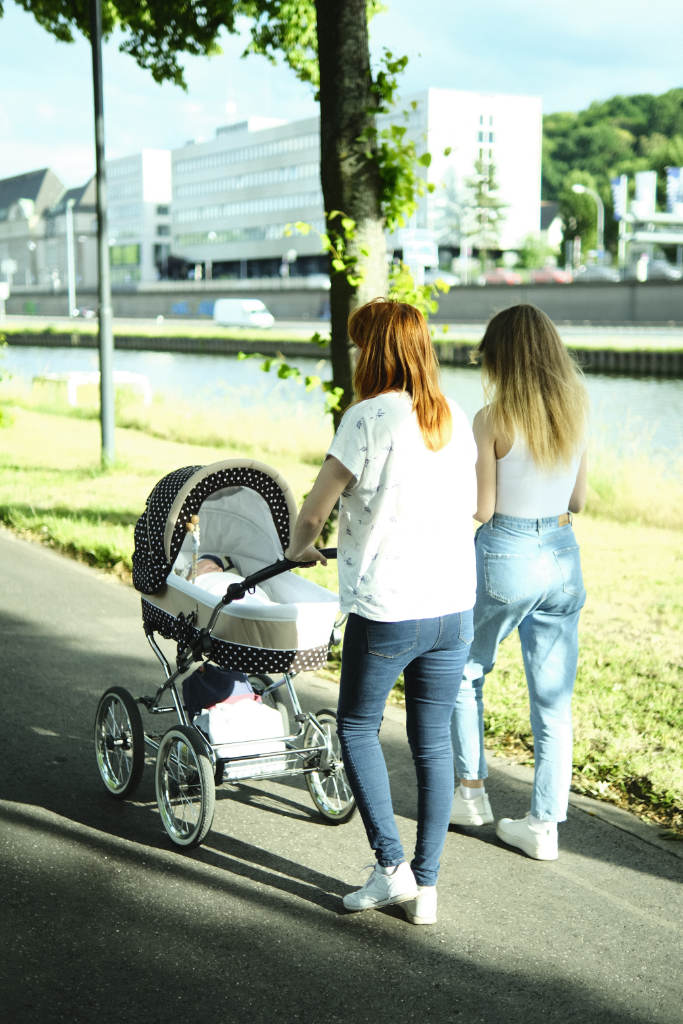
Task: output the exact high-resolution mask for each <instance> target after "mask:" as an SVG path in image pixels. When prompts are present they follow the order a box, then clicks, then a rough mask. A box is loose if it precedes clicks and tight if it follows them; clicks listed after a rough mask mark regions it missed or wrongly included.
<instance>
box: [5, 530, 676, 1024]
mask: <svg viewBox="0 0 683 1024" xmlns="http://www.w3.org/2000/svg"><path fill="white" fill-rule="evenodd" d="M0 563H1V564H2V566H3V586H2V588H0V636H2V650H3V672H2V675H1V676H0V690H1V692H2V708H3V738H2V773H1V775H0V778H1V779H2V783H1V789H0V815H1V816H2V819H3V820H2V827H1V828H0V899H1V900H2V904H1V905H2V912H1V914H0V941H1V942H2V950H3V955H2V958H0V1005H2V1014H3V1019H4V1020H6V1021H7V1022H8V1024H57V1022H59V1024H63V1022H69V1024H95V1022H97V1021H99V1020H105V1019H112V1018H116V1019H118V1020H125V1021H130V1022H142V1021H144V1022H145V1024H156V1022H159V1024H161V1022H164V1024H166V1022H167V1021H169V1020H174V1021H181V1020H183V1019H187V1020H192V1021H196V1020H217V1021H221V1022H222V1024H233V1022H234V1024H238V1022H239V1024H261V1022H263V1024H266V1022H268V1024H272V1021H274V1020H279V1021H282V1022H284V1024H303V1022H309V1021H312V1020H315V1021H316V1022H319V1024H342V1022H344V1024H346V1022H354V1024H355V1022H358V1024H361V1022H371V1024H403V1022H406V1024H408V1022H410V1024H412V1022H413V1021H415V1020H427V1021H429V1020H434V1021H462V1022H463V1024H465V1022H466V1024H477V1022H481V1024H498V1022H501V1024H572V1022H573V1024H593V1022H600V1024H674V1022H676V1024H678V1022H680V1009H681V986H680V973H679V972H677V969H676V961H677V960H678V956H677V954H676V950H677V949H678V950H679V951H680V948H681V921H682V920H683V914H682V910H683V906H682V901H681V891H682V890H681V886H680V882H681V880H682V879H683V871H682V868H683V861H682V860H681V858H680V855H681V849H680V846H676V845H675V844H674V843H672V842H667V841H666V840H665V839H663V838H662V837H661V836H660V834H659V830H658V829H656V828H654V827H652V826H648V825H644V824H642V823H640V822H639V821H637V820H636V819H635V818H633V817H632V816H631V815H629V814H626V813H625V812H622V811H619V810H618V809H616V808H612V807H610V806H609V805H605V804H599V803H596V802H594V801H592V800H587V799H585V798H582V797H579V796H576V795H573V796H572V799H571V806H570V812H569V820H568V822H567V823H566V824H564V825H562V826H561V853H560V859H559V860H558V861H556V862H550V863H541V862H537V861H532V860H529V859H528V858H526V857H525V856H524V855H522V854H520V853H517V852H515V851H513V850H511V849H508V848H504V847H503V846H502V845H501V844H500V843H499V842H498V841H497V840H496V837H495V833H494V829H493V826H487V827H485V828H483V829H479V830H455V829H452V831H451V832H450V833H449V835H448V839H447V842H446V848H445V851H444V856H443V861H442V872H441V878H440V883H439V901H440V907H439V922H438V924H437V925H436V926H435V927H424V928H418V927H414V926H412V925H410V924H408V923H407V922H406V921H405V919H404V917H403V915H402V912H401V911H400V910H398V909H395V908H394V909H388V910H386V911H381V912H367V913H365V914H357V915H353V914H346V913H344V912H343V910H342V907H341V897H342V896H343V894H344V893H346V892H348V891H350V889H351V888H354V887H356V886H358V885H359V884H360V883H361V882H362V881H363V879H364V877H365V873H364V872H363V866H364V865H365V864H367V863H368V862H369V861H370V860H371V856H370V854H369V850H368V847H367V844H366V840H365V836H364V832H363V829H362V827H361V823H360V821H359V820H358V816H357V815H356V817H355V818H354V819H352V820H351V821H350V822H349V823H347V824H346V825H342V826H338V827H333V826H329V825H325V824H323V823H322V822H321V820H320V819H319V818H318V817H317V816H316V813H315V810H314V807H313V804H312V803H311V801H310V798H309V797H308V793H307V791H306V790H305V787H304V786H303V784H301V783H300V782H299V781H296V782H293V783H291V784H285V783H284V782H282V781H280V782H277V781H265V780H264V781H263V782H261V783H250V784H247V785H244V786H242V787H241V788H236V789H229V788H227V787H225V786H224V787H221V788H220V789H219V791H218V800H217V810H216V815H215V820H214V824H213V829H212V831H211V832H210V833H209V835H208V837H207V839H206V841H205V843H204V845H203V846H201V847H200V848H199V849H197V850H195V851H190V852H183V851H182V850H180V849H178V848H175V847H172V846H171V844H170V842H169V841H168V839H167V837H166V834H165V832H164V831H163V829H162V827H161V824H160V820H159V815H158V812H157V808H156V803H155V800H154V791H153V768H152V765H151V764H148V765H147V766H146V768H145V773H144V776H143V780H142V783H141V786H140V789H139V790H138V792H137V794H136V796H135V799H133V800H130V801H124V802H119V801H116V800H114V799H112V797H111V796H110V795H109V794H108V793H107V792H106V791H105V790H104V787H103V785H102V783H101V781H100V779H99V775H98V772H97V768H96V765H95V758H94V751H93V737H92V731H93V719H94V715H95V709H96V706H97V702H98V699H99V697H100V695H101V694H102V693H103V692H104V690H105V689H106V688H107V687H109V686H110V685H112V684H116V685H123V686H126V687H127V688H128V689H129V690H131V691H132V692H133V693H134V694H135V695H139V694H141V693H151V692H154V689H155V688H156V686H157V685H158V684H159V682H160V681H161V672H160V669H159V665H158V663H157V661H156V659H155V658H154V656H153V655H152V652H151V651H150V649H149V647H148V646H147V643H146V641H145V639H144V634H143V630H142V624H141V620H140V611H139V600H138V595H136V594H135V592H134V591H133V590H132V589H131V588H129V587H127V586H125V585H123V584H121V583H119V582H118V581H116V580H114V579H112V578H111V577H107V576H104V575H102V574H100V573H98V572H96V571H95V570H92V569H88V568H86V567H85V566H83V565H80V564H78V563H76V562H74V561H71V560H69V559H67V558H64V557H62V556H59V555H57V554H56V553H54V552H52V551H49V550H47V549H45V548H42V547H39V546H35V545H31V544H28V543H26V542H24V541H22V540H19V539H17V538H16V537H14V536H13V535H11V534H9V533H8V532H6V531H0ZM300 691H301V693H302V696H303V699H304V703H305V704H307V705H309V706H310V705H315V706H317V707H321V706H334V704H335V688H334V686H333V685H332V684H330V683H328V682H325V681H322V680H320V679H318V678H316V677H311V676H308V677H306V678H305V679H304V680H303V681H302V683H301V687H300ZM169 724H170V723H169ZM382 737H383V742H384V745H385V750H386V754H387V760H388V764H389V769H390V775H391V780H392V787H393V792H394V798H395V806H396V810H397V815H398V824H399V829H400V832H401V834H402V836H403V837H404V840H405V842H406V847H407V848H408V849H409V848H410V844H411V837H412V836H413V835H414V829H415V784H414V780H413V770H412V765H411V762H410V756H409V752H408V747H407V742H406V739H405V733H404V722H403V714H402V712H401V710H400V709H399V708H389V709H388V711H387V714H386V716H385V721H384V724H383V727H382ZM492 769H493V770H492V775H491V779H490V783H489V791H490V794H491V800H492V804H493V807H494V811H497V812H498V813H499V814H503V813H505V814H511V815H513V816H520V815H521V814H523V813H524V812H525V810H526V808H527V806H528V799H529V789H530V770H529V769H528V768H520V767H516V766H514V765H511V764H508V763H507V762H505V761H503V760H494V761H493V763H492Z"/></svg>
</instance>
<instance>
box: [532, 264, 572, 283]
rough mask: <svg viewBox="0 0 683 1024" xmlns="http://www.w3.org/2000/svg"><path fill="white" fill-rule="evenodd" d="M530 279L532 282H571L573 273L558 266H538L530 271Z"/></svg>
mask: <svg viewBox="0 0 683 1024" xmlns="http://www.w3.org/2000/svg"><path fill="white" fill-rule="evenodd" d="M530 279H531V283H532V284H571V283H572V281H573V280H574V275H573V274H572V272H571V270H562V269H561V268H560V267H540V268H539V269H538V270H532V271H531V274H530Z"/></svg>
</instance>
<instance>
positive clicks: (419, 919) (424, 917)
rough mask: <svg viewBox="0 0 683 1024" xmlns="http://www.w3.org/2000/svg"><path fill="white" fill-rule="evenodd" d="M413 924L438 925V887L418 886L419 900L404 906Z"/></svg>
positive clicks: (411, 901)
mask: <svg viewBox="0 0 683 1024" xmlns="http://www.w3.org/2000/svg"><path fill="white" fill-rule="evenodd" d="M403 909H404V911H405V915H406V917H407V918H408V920H409V921H410V923H411V924H436V886H435V885H418V887H417V899H414V900H410V901H409V902H408V903H404V904H403Z"/></svg>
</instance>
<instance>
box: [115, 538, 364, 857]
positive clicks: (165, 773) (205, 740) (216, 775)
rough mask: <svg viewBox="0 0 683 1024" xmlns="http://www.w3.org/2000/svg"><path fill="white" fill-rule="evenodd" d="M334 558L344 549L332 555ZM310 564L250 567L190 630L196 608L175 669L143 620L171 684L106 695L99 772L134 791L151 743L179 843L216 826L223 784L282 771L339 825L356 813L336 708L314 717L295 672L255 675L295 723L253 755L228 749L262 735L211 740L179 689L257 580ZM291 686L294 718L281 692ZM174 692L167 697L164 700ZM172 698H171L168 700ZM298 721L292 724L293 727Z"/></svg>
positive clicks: (161, 794)
mask: <svg viewBox="0 0 683 1024" xmlns="http://www.w3.org/2000/svg"><path fill="white" fill-rule="evenodd" d="M325 554H326V555H327V557H336V550H335V549H329V550H327V551H326V552H325ZM301 564H303V563H297V562H291V561H290V560H289V559H285V558H283V559H279V560H278V561H276V562H275V563H273V564H272V565H269V566H266V567H265V568H263V569H260V570H258V571H257V572H255V573H252V574H251V575H250V576H247V577H245V578H244V579H243V580H242V581H241V582H238V583H231V584H230V585H229V586H228V588H227V590H226V592H225V594H224V595H223V596H222V597H221V598H220V599H219V600H218V602H217V603H216V605H215V607H214V609H213V611H212V612H211V615H210V617H209V621H208V623H207V625H206V626H204V627H202V628H201V629H196V628H192V627H193V624H192V621H191V620H192V613H190V615H189V616H188V617H187V620H186V624H187V626H188V629H187V633H186V637H185V639H184V642H183V641H182V640H179V641H177V654H176V668H175V670H173V669H172V668H171V664H170V662H169V660H168V658H167V657H166V655H165V653H164V651H163V650H162V649H161V647H160V646H159V644H158V643H157V640H156V638H155V635H154V629H153V628H152V626H151V625H149V624H148V623H145V635H146V637H147V641H148V643H149V645H150V647H151V649H152V650H153V651H154V654H155V655H156V657H157V659H158V661H159V663H160V665H161V667H162V670H163V673H164V677H165V678H164V682H163V683H162V684H161V686H159V687H158V689H157V691H156V693H155V694H154V695H153V696H142V697H137V698H133V697H132V695H131V694H130V693H128V691H127V690H124V689H123V688H121V687H111V688H110V689H109V690H107V692H106V693H105V694H104V695H103V696H102V698H101V699H100V703H99V706H98V709H97V714H96V719H95V748H96V757H97V764H98V768H99V771H100V776H101V778H102V781H103V782H104V785H105V787H106V788H107V790H108V791H109V792H110V793H111V795H112V796H114V797H117V798H124V797H126V796H130V795H131V794H132V793H133V791H134V790H135V788H136V787H137V785H138V784H139V782H140V778H141V776H142V771H143V767H144V758H145V749H147V750H148V751H149V752H150V753H151V754H153V755H154V757H155V791H156V798H157V805H158V807H159V811H160V814H161V818H162V822H163V824H164V828H165V829H166V832H167V833H168V835H169V837H170V839H171V840H172V841H173V842H174V843H175V844H176V845H178V846H183V847H193V846H197V845H199V844H200V843H201V842H202V841H203V840H204V839H205V837H206V835H207V834H208V832H209V831H210V828H211V825H212V822H213V816H214V810H215V787H216V785H220V784H221V783H222V782H224V781H225V782H227V783H229V784H231V785H239V784H240V783H243V782H247V781H253V780H254V779H258V780H261V779H267V778H279V777H292V776H299V775H302V776H303V777H304V779H305V782H306V785H307V788H308V791H309V793H310V795H311V798H312V799H313V802H314V804H315V806H316V808H317V809H318V811H319V812H320V814H321V815H322V816H323V818H324V819H325V820H326V821H327V822H330V823H333V824H341V823H342V822H345V821H347V820H348V819H349V818H350V817H351V815H352V814H353V812H354V810H355V800H354V798H353V794H352V792H351V789H350V786H349V783H348V779H347V778H346V773H345V770H344V765H343V760H342V756H341V750H340V746H339V741H338V739H337V736H336V729H335V723H336V714H335V712H334V711H332V710H330V709H327V708H325V709H322V710H320V711H318V712H316V713H313V712H310V711H304V710H303V708H302V706H301V703H300V701H299V698H298V695H297V692H296V689H295V688H294V685H293V682H292V680H293V677H294V673H290V672H284V673H283V675H282V679H279V680H277V681H273V680H271V679H270V678H269V677H267V676H251V677H250V679H251V681H252V683H253V684H256V685H255V689H256V691H257V693H258V694H259V696H260V697H261V699H262V700H263V701H264V702H265V703H267V704H269V705H270V706H271V707H273V706H274V707H277V708H278V710H280V713H281V714H282V711H283V706H284V708H285V710H286V714H287V719H288V722H289V725H288V727H287V728H286V729H285V731H284V735H282V736H277V737H272V736H271V737H269V739H270V741H271V743H272V744H276V745H277V746H276V748H272V749H270V750H265V751H263V750H260V751H259V750H257V749H255V751H254V753H239V754H232V755H231V753H230V747H231V746H233V747H235V746H239V748H240V750H242V751H244V748H245V747H247V748H248V747H249V746H250V745H251V746H254V748H258V747H259V746H260V747H263V743H264V741H263V739H259V738H255V739H246V740H245V739H240V740H239V741H236V742H233V743H221V744H213V743H212V742H211V741H210V739H209V737H208V736H207V735H206V734H205V733H204V732H202V731H201V730H200V729H199V728H197V727H196V726H195V725H193V723H192V722H191V720H190V718H189V716H188V714H187V711H186V708H185V706H184V704H183V700H182V699H181V696H180V692H179V689H178V686H179V685H180V684H181V683H182V681H183V679H184V678H186V677H187V676H188V675H189V674H190V672H192V671H194V670H195V668H196V665H197V663H203V662H205V661H207V660H210V659H211V653H212V630H213V628H214V626H215V624H216V621H217V619H218V617H219V615H220V613H221V611H222V609H223V608H224V607H225V606H226V605H228V604H230V603H231V602H233V601H236V600H240V599H242V598H243V597H244V596H245V595H246V594H247V593H249V592H250V591H253V588H254V587H256V586H257V585H258V584H260V583H262V582H265V581H266V580H269V579H272V578H273V577H275V576H277V575H279V574H281V573H283V572H287V571H289V570H290V569H292V568H296V567H297V566H299V565H301ZM282 687H284V688H285V689H286V692H287V695H288V700H289V704H291V708H292V716H291V718H290V717H289V709H288V708H287V707H286V704H285V703H284V702H283V701H282V695H281V693H280V694H278V691H280V690H281V688H282ZM165 697H166V698H167V699H166V700H164V698H165ZM169 700H170V703H169ZM140 706H142V707H143V708H144V709H145V711H146V712H148V713H149V714H150V715H151V716H155V715H163V714H175V715H176V717H177V719H178V723H177V724H176V725H175V726H172V727H171V728H170V729H168V730H167V731H166V732H164V733H163V734H157V733H152V732H147V731H145V729H144V728H143V724H142V715H141V713H140ZM292 724H294V726H295V728H294V729H293V730H292V729H291V728H290V727H289V726H291V725H292Z"/></svg>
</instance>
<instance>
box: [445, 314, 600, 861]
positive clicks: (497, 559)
mask: <svg viewBox="0 0 683 1024" xmlns="http://www.w3.org/2000/svg"><path fill="white" fill-rule="evenodd" d="M479 354H480V357H481V364H482V375H483V381H484V390H485V394H486V396H487V398H488V404H487V405H485V406H484V408H483V409H480V410H479V412H478V413H477V414H476V416H475V418H474V424H473V427H474V436H475V440H476V442H477V450H478V460H477V486H478V502H477V513H476V518H477V519H478V520H479V522H481V523H483V524H484V525H483V526H481V527H479V529H478V531H477V534H476V541H475V547H476V555H477V600H476V604H475V608H474V641H473V643H472V647H471V649H470V654H469V659H468V662H467V665H466V666H465V672H464V676H463V680H462V683H461V686H460V691H459V693H458V698H457V701H456V706H455V712H454V715H453V723H452V732H453V746H454V752H455V766H456V773H457V775H458V777H459V779H460V785H459V786H458V788H457V789H456V792H455V797H454V801H453V810H452V814H451V821H452V822H453V823H454V824H456V825H484V824H487V823H489V822H492V821H493V814H492V811H491V806H490V804H489V800H488V796H487V794H486V791H485V788H484V779H485V778H486V777H487V775H488V771H487V767H486V758H485V755H484V725H483V700H482V687H483V685H484V679H485V676H486V675H487V673H488V672H490V671H491V669H492V668H493V666H494V664H495V660H496V653H497V650H498V645H499V644H500V642H501V641H502V640H504V639H505V637H506V636H508V635H509V634H510V633H511V632H512V631H513V630H515V629H516V630H518V632H519V638H520V642H521V648H522V656H523V660H524V670H525V673H526V679H527V685H528V690H529V703H530V718H531V728H532V732H533V736H534V782H533V789H532V794H531V807H530V810H529V813H528V814H527V815H526V816H525V817H524V818H521V819H518V820H513V819H511V818H502V819H501V820H500V821H498V823H497V826H496V833H497V835H498V837H499V839H502V841H503V842H504V843H507V844H508V845H509V846H514V847H516V848H518V849H520V850H522V851H523V852H524V853H525V854H527V856H529V857H533V858H535V859H537V860H555V859H556V858H557V855H558V847H557V823H558V822H560V821H564V820H565V819H566V816H567V803H568V796H569V787H570V783H571V774H572V723H571V700H572V691H573V688H574V680H575V676H576V666H577V658H578V622H579V614H580V612H581V608H582V607H583V604H584V600H585V591H584V586H583V579H582V575H581V562H580V557H579V548H578V544H577V542H576V538H575V536H574V532H573V530H572V525H571V523H572V513H573V512H580V511H581V509H582V508H583V505H584V502H585V498H586V453H585V429H586V414H587V398H586V392H585V389H584V386H583V382H582V379H581V374H580V371H579V370H578V369H577V368H576V366H575V365H574V363H573V362H572V360H571V358H570V356H569V354H568V352H567V350H566V349H565V347H564V345H563V344H562V342H561V340H560V338H559V335H558V333H557V331H556V329H555V327H554V325H553V323H552V321H551V320H550V319H549V318H548V317H547V316H546V315H545V313H543V312H541V310H540V309H536V308H535V307H534V306H528V305H520V306H512V307H511V308H510V309H505V310H503V311H502V312H501V313H498V315H497V316H494V317H493V319H492V320H491V321H490V323H489V324H488V326H487V328H486V332H485V334H484V338H483V340H482V342H481V344H480V346H479Z"/></svg>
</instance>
